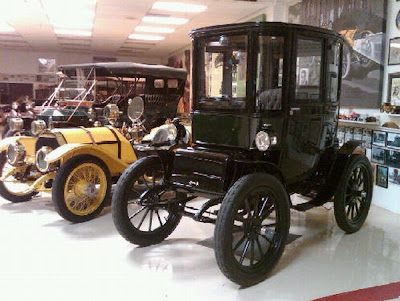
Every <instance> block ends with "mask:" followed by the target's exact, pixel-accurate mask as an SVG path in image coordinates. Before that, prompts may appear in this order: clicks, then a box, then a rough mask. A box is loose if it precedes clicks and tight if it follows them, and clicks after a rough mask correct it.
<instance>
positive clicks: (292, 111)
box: [290, 108, 300, 115]
mask: <svg viewBox="0 0 400 301" xmlns="http://www.w3.org/2000/svg"><path fill="white" fill-rule="evenodd" d="M299 111H300V108H290V115H293V114H294V112H299Z"/></svg>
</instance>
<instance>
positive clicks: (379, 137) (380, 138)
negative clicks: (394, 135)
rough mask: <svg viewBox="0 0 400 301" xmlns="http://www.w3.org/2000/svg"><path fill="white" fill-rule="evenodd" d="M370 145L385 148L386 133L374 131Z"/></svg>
mask: <svg viewBox="0 0 400 301" xmlns="http://www.w3.org/2000/svg"><path fill="white" fill-rule="evenodd" d="M372 144H373V145H378V146H386V132H381V131H374V135H373V137H372Z"/></svg>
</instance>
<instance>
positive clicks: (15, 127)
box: [8, 118, 24, 132]
mask: <svg viewBox="0 0 400 301" xmlns="http://www.w3.org/2000/svg"><path fill="white" fill-rule="evenodd" d="M8 125H9V127H10V130H11V131H16V132H18V131H21V130H22V129H23V128H24V121H23V120H22V118H11V119H10V121H9V122H8Z"/></svg>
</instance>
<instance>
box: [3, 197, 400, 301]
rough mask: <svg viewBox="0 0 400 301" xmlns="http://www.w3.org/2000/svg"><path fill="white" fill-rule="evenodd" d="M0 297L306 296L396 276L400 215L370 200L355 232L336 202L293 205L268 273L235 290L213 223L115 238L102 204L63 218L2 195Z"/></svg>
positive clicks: (46, 203) (46, 206) (44, 204)
mask: <svg viewBox="0 0 400 301" xmlns="http://www.w3.org/2000/svg"><path fill="white" fill-rule="evenodd" d="M0 220H1V225H2V227H0V239H1V241H2V242H3V244H2V248H0V267H1V268H0V299H1V300H21V299H23V300H89V299H90V300H136V299H138V298H146V300H200V299H204V298H205V297H206V298H207V299H209V300H217V299H218V300H220V299H221V298H223V299H226V300H242V299H243V300H276V299H285V300H309V299H313V298H318V297H323V296H327V295H331V294H336V293H340V292H345V291H352V290H355V289H360V288H365V287H371V286H376V285H383V284H387V283H390V282H396V281H399V279H400V232H399V231H398V225H399V224H400V216H398V215H395V214H392V213H390V212H388V211H385V210H382V209H380V208H377V207H374V206H373V207H372V208H371V213H370V216H369V218H368V220H367V223H366V225H365V226H364V227H363V228H362V229H361V230H360V231H359V232H358V233H355V234H353V235H346V234H344V233H343V232H342V231H341V230H340V229H339V228H338V227H337V225H336V223H335V220H334V217H333V210H329V209H327V208H318V209H313V210H311V211H310V212H308V213H299V212H296V211H292V226H291V231H290V232H291V234H293V235H296V237H297V236H298V238H297V239H295V240H294V241H293V242H291V243H290V244H288V246H287V248H286V251H285V253H284V255H283V257H282V259H281V261H280V262H279V264H278V266H277V267H276V269H275V270H274V272H273V274H272V275H271V276H270V278H269V279H267V280H266V281H264V282H262V283H261V284H259V285H256V286H253V287H251V288H246V289H241V288H239V287H238V286H237V285H235V284H233V283H231V282H230V281H229V280H227V279H226V278H225V277H224V276H223V275H222V274H221V272H220V271H219V269H218V267H217V264H216V262H215V258H214V251H213V249H212V248H210V246H211V245H210V244H209V243H208V246H205V245H207V243H205V242H207V241H208V242H210V241H212V235H213V230H214V227H213V226H212V225H206V224H199V223H196V222H193V221H192V220H190V219H187V218H184V219H183V220H182V222H181V224H180V225H179V226H178V228H177V230H176V231H175V232H174V233H173V234H172V235H171V237H170V238H169V239H167V240H166V241H165V242H163V243H162V244H159V245H155V246H151V247H146V248H138V247H136V246H133V245H131V244H129V243H128V242H126V241H125V240H123V239H122V237H121V236H119V234H118V233H117V231H116V230H115V228H114V225H113V223H112V219H111V214H110V210H109V209H107V210H105V211H104V213H103V214H102V215H101V216H100V217H99V218H97V219H95V220H92V221H90V222H87V223H83V224H75V225H74V224H70V223H68V222H66V221H65V220H63V219H62V218H61V217H59V216H58V215H57V213H56V212H55V211H54V210H53V208H52V204H51V201H50V199H49V198H48V197H38V198H37V199H35V200H34V201H32V202H29V203H23V204H10V203H8V202H6V201H4V200H2V199H0Z"/></svg>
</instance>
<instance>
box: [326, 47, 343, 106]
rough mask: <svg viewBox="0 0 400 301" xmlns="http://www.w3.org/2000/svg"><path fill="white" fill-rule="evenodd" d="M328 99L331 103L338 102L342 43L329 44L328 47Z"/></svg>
mask: <svg viewBox="0 0 400 301" xmlns="http://www.w3.org/2000/svg"><path fill="white" fill-rule="evenodd" d="M328 64H329V68H328V81H327V90H328V99H329V100H330V101H331V102H337V101H338V96H339V95H338V92H339V91H338V90H339V89H338V88H339V65H340V43H338V42H333V41H330V42H329V46H328Z"/></svg>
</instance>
